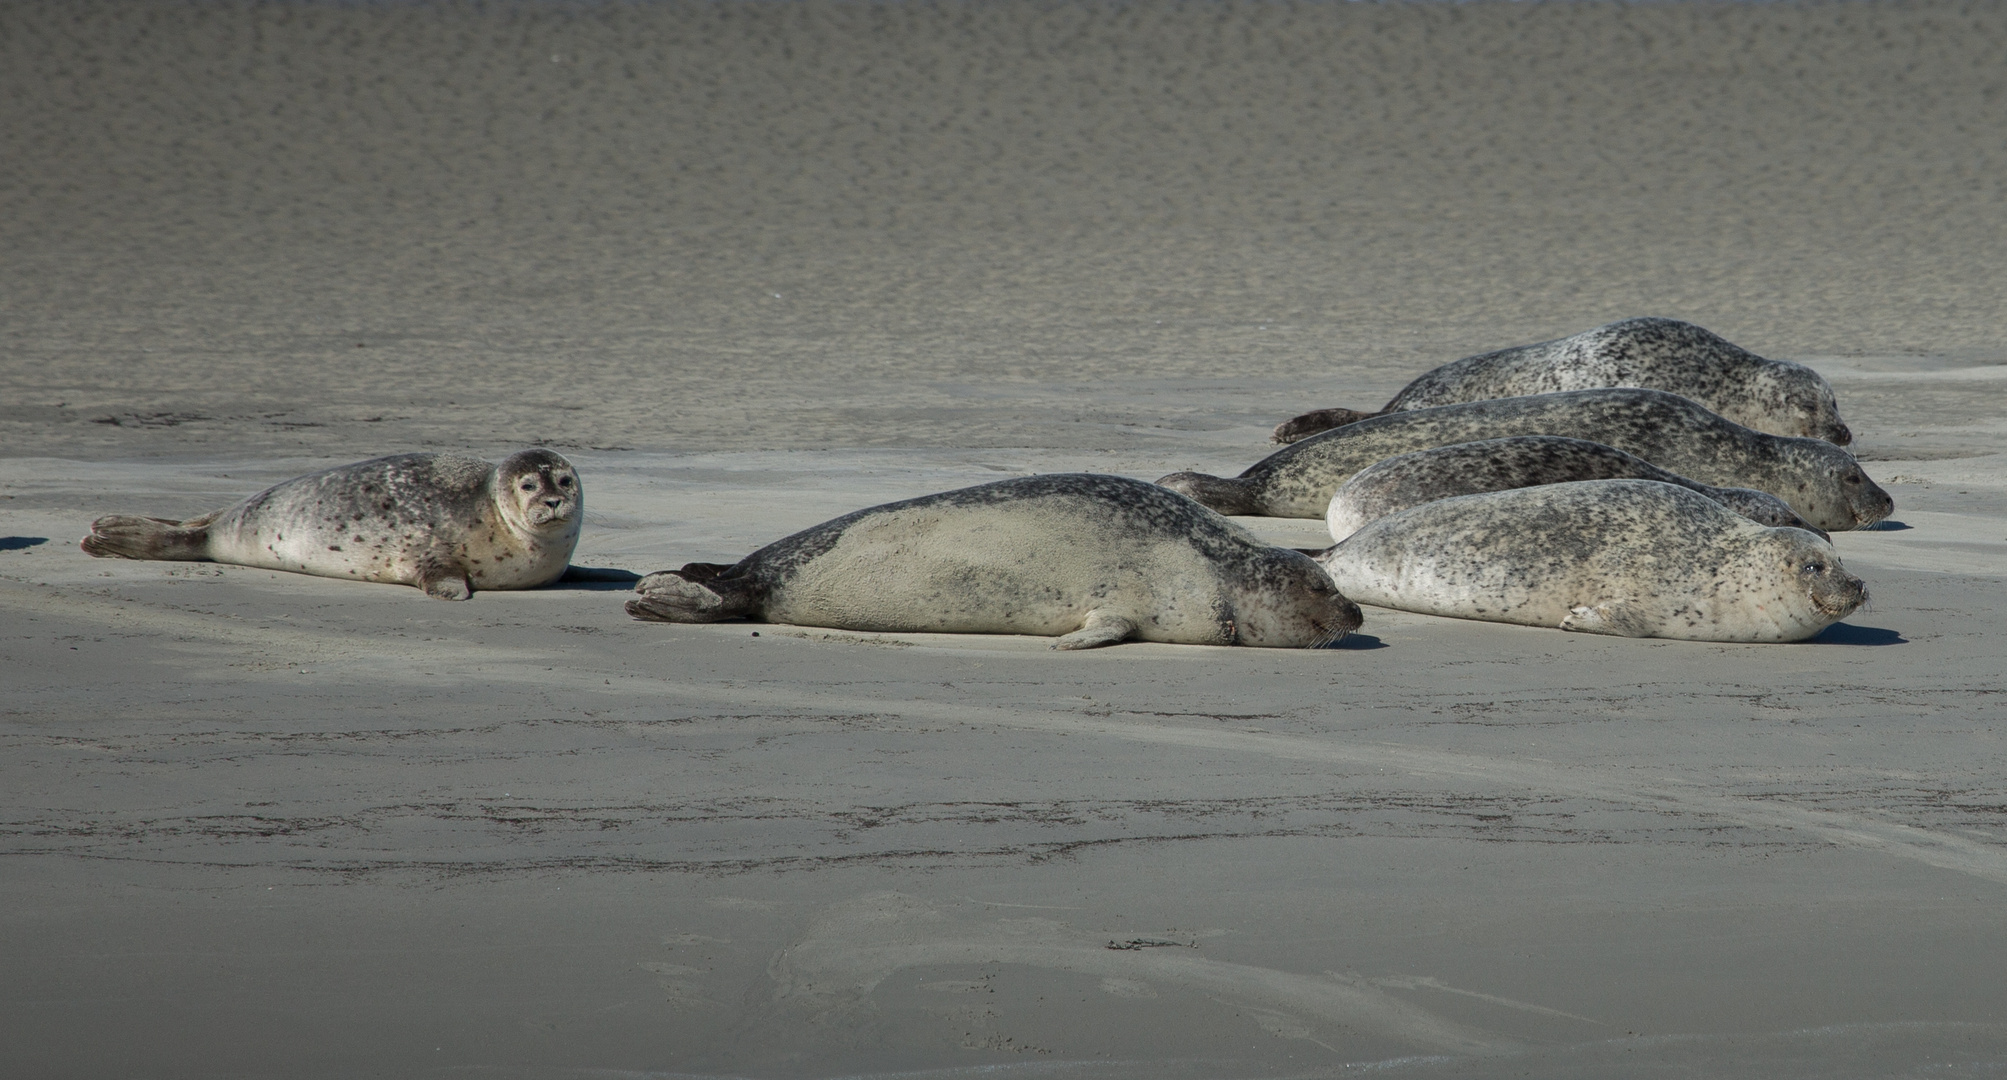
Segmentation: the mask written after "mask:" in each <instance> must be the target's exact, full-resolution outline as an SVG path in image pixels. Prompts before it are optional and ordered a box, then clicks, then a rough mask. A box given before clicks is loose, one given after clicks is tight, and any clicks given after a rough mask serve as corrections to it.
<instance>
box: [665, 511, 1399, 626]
mask: <svg viewBox="0 0 2007 1080" xmlns="http://www.w3.org/2000/svg"><path fill="white" fill-rule="evenodd" d="M634 591H635V592H636V593H637V594H638V595H637V596H636V597H635V598H634V599H633V600H630V601H628V603H627V611H628V613H629V614H631V615H633V616H634V617H636V618H638V619H654V620H659V621H663V622H716V621H719V620H723V619H733V618H744V619H753V620H760V621H766V622H780V623H793V624H796V625H800V626H828V627H835V628H839V629H845V630H877V631H894V632H899V631H904V632H909V633H975V634H1032V635H1040V636H1054V635H1058V636H1059V640H1058V641H1057V642H1056V643H1054V647H1055V648H1060V649H1087V648H1093V647H1095V646H1099V645H1113V644H1115V643H1117V642H1120V641H1125V640H1129V639H1131V638H1134V639H1138V640H1142V641H1162V642H1180V643H1187V644H1198V645H1258V646H1269V647H1277V648H1288V647H1300V646H1317V645H1323V644H1327V643H1329V642H1332V641H1335V640H1337V639H1339V638H1341V637H1344V636H1345V635H1346V634H1347V633H1349V632H1351V631H1352V630H1355V629H1357V628H1358V626H1359V608H1358V605H1356V604H1353V603H1352V602H1351V601H1349V600H1347V599H1345V598H1344V597H1343V596H1341V595H1339V594H1338V591H1337V590H1336V589H1334V588H1332V587H1331V582H1330V580H1329V579H1328V578H1326V577H1325V575H1324V573H1323V571H1321V570H1319V569H1318V568H1317V565H1316V564H1315V563H1314V562H1312V561H1311V560H1310V559H1309V557H1307V556H1305V555H1303V554H1301V553H1298V552H1295V551H1290V550H1288V549H1285V548H1275V547H1269V546H1268V545H1266V544H1263V543H1262V542H1261V541H1259V540H1257V539H1255V538H1254V536H1253V535H1252V534H1250V533H1248V532H1247V531H1246V530H1245V529H1242V528H1241V527H1240V526H1238V525H1236V524H1234V523H1233V522H1230V521H1227V520H1226V519H1224V518H1222V517H1220V516H1219V515H1218V514H1215V513H1213V512H1212V511H1210V510H1207V509H1206V508H1205V507H1203V506H1200V505H1198V504H1197V503H1195V502H1192V501H1191V500H1190V499H1187V498H1185V497H1183V496H1181V495H1176V494H1173V493H1171V492H1169V491H1166V490H1164V489H1163V488H1160V487H1157V486H1155V485H1152V484H1146V483H1143V482H1142V481H1140V480H1130V479H1126V478H1123V477H1118V476H1104V475H1090V474H1082V473H1055V474H1048V475H1044V476H1030V477H1023V478H1019V479H1015V480H1001V481H998V482H996V483H992V484H983V485H981V486H979V487H971V488H962V489H960V490H957V491H947V492H942V493H940V494H936V495H926V496H922V497H920V498H917V499H907V500H905V501H903V502H895V503H887V504H885V505H883V506H874V507H870V508H869V509H865V510H859V511H857V512H855V513H851V514H846V515H844V516H843V517H840V518H837V519H835V520H833V521H828V522H824V523H823V524H821V525H817V526H815V527H814V528H811V529H806V530H803V531H802V532H798V533H796V534H794V535H793V536H790V537H787V538H786V539H783V540H778V541H775V542H774V543H771V544H768V545H767V546H766V547H763V548H761V549H759V550H758V551H755V552H753V553H752V554H751V555H748V556H746V557H745V558H744V559H741V560H739V562H738V563H736V564H734V565H732V566H722V565H718V564H715V563H691V564H689V565H687V566H685V567H683V568H682V569H681V570H666V571H662V572H660V573H654V574H649V575H647V576H646V577H644V578H642V579H641V581H640V582H639V583H637V584H636V585H635V587H634Z"/></svg>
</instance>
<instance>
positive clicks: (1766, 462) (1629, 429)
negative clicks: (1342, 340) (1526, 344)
mask: <svg viewBox="0 0 2007 1080" xmlns="http://www.w3.org/2000/svg"><path fill="white" fill-rule="evenodd" d="M1508 435H1565V436H1568V437H1569V438H1574V439H1586V440H1588V441H1590V442H1598V443H1602V444H1603V445H1605V446H1614V447H1616V448H1617V449H1619V450H1622V451H1624V452H1625V453H1628V454H1634V455H1636V456H1638V457H1641V458H1644V459H1645V460H1646V461H1649V462H1651V463H1652V464H1654V465H1657V466H1658V467H1659V468H1661V469H1667V470H1669V471H1671V472H1674V473H1678V474H1679V475H1681V476H1684V477H1686V478H1687V479H1689V480H1698V481H1700V482H1701V483H1703V484H1719V485H1722V486H1732V487H1752V488H1755V489H1757V490H1759V491H1767V492H1769V493H1770V494H1772V495H1775V496H1777V497H1778V498H1780V499H1783V500H1784V501H1785V502H1786V503H1789V504H1790V506H1791V509H1792V511H1793V512H1795V513H1796V514H1797V515H1798V516H1799V517H1802V518H1804V519H1805V520H1806V521H1809V522H1811V523H1812V524H1814V525H1817V526H1819V527H1820V528H1822V529H1832V530H1835V531H1838V530H1842V529H1857V528H1860V527H1861V526H1863V525H1870V524H1873V523H1874V522H1877V521H1880V520H1881V519H1883V518H1885V517H1887V516H1888V515H1889V513H1890V511H1892V510H1893V509H1894V508H1895V504H1894V502H1893V501H1892V500H1891V499H1890V498H1889V495H1888V492H1886V491H1883V490H1882V489H1881V488H1879V487H1877V486H1875V483H1874V481H1872V480H1870V479H1868V477H1867V474H1866V473H1864V472H1862V471H1861V467H1860V465H1859V464H1857V463H1856V462H1855V461H1854V456H1853V455H1852V454H1849V453H1848V452H1847V451H1845V450H1843V449H1841V448H1840V447H1837V446H1834V445H1833V444H1832V443H1829V442H1825V441H1823V440H1820V439H1799V438H1790V437H1787V436H1783V435H1766V434H1764V433H1763V432H1760V431H1752V430H1750V429H1749V428H1746V427H1743V426H1742V425H1740V424H1737V423H1733V422H1731V421H1729V420H1725V419H1723V418H1721V417H1719V416H1716V415H1715V414H1714V413H1711V412H1709V411H1707V409H1705V408H1703V407H1701V406H1700V405H1698V404H1696V403H1694V402H1692V401H1689V400H1687V399H1686V398H1683V397H1680V396H1679V395H1678V394H1668V393H1666V392H1665V391H1663V390H1639V389H1631V388H1617V389H1606V390H1570V391H1565V392H1562V393H1555V394H1532V395H1529V396H1526V397H1512V398H1495V399H1491V400H1487V401H1471V402H1466V403H1464V404H1462V405H1441V406H1437V407H1436V408H1433V409H1415V410H1413V411H1409V412H1397V413H1389V414H1388V415H1386V416H1378V417H1374V418H1373V419H1371V420H1361V421H1360V422H1358V423H1356V424H1347V425H1346V426H1344V427H1341V428H1334V429H1333V430H1331V431H1327V432H1324V433H1323V434H1321V435H1316V436H1312V437H1311V438H1308V439H1305V440H1303V441H1302V442H1299V443H1294V444H1292V445H1290V446H1285V447H1283V448H1282V449H1280V450H1277V451H1276V452H1275V453H1273V454H1270V455H1269V456H1268V457H1266V458H1264V459H1262V460H1261V461H1258V462H1256V463H1255V464H1254V465H1253V466H1252V467H1251V468H1249V469H1248V470H1247V471H1246V472H1244V473H1241V474H1240V476H1239V477H1237V478H1235V479H1231V480H1228V479H1223V478H1221V477H1217V476H1207V475H1205V474H1204V473H1192V472H1181V473H1172V474H1171V475H1169V476H1166V477H1164V478H1163V479H1161V480H1159V481H1157V482H1158V483H1160V484H1163V485H1165V486H1166V487H1169V488H1171V489H1172V490H1174V491H1178V492H1181V493H1183V494H1186V495H1190V496H1191V497H1192V498H1194V499H1197V500H1198V501H1200V502H1202V503H1205V504H1206V505H1207V506H1210V507H1212V508H1213V509H1215V510H1218V511H1219V512H1221V513H1223V514H1265V515H1268V516H1270V517H1301V518H1314V517H1323V516H1324V513H1325V511H1326V510H1327V509H1329V507H1330V505H1331V496H1332V494H1333V493H1334V492H1336V491H1337V490H1338V486H1339V485H1340V484H1343V483H1344V482H1345V481H1346V479H1347V478H1349V477H1350V476H1351V475H1352V474H1353V473H1356V472H1358V471H1359V470H1361V469H1363V468H1365V467H1366V466H1368V465H1372V464H1374V463H1375V462H1379V461H1382V460H1384V459H1386V458H1390V457H1393V456H1394V455H1395V454H1406V453H1411V452H1413V451H1416V450H1428V449H1432V448H1434V447H1438V446H1448V445H1450V444H1451V443H1462V442H1473V441H1476V440H1479V439H1497V438H1503V437H1505V436H1508Z"/></svg>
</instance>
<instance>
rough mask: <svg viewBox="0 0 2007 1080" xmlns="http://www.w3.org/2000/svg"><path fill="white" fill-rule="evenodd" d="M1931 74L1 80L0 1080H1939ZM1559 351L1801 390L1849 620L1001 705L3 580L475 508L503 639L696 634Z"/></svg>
mask: <svg viewBox="0 0 2007 1080" xmlns="http://www.w3.org/2000/svg"><path fill="white" fill-rule="evenodd" d="M2003 55H2007V8H2002V7H1999V6H1995V5H1987V4H1976V3H1972V4H1960V3H1804V4H1797V3H1750V4H1737V3H1701V2H1670V3H1651V4H1622V3H1600V2H1583V3H1507V2H1478V3H1468V4H1451V3H1389V4H1338V3H1332V4H1310V3H1305V4H1290V3H1259V4H1227V3H1220V4H1210V3H1208V4H1184V5H1158V4H1127V3H1077V4H1076V3H1069V4H1029V3H995V4H974V3H963V4H956V3H911V4H905V3H897V4H895V3H847V2H825V0H812V2H804V3H793V2H790V3H763V2H752V0H727V2H716V3H677V2H661V3H655V2H645V3H604V4H602V3H573V4H561V3H497V4H488V5H475V4H443V3H425V2H421V3H333V2H329V3H315V2H291V3H266V4H222V3H207V2H196V0H149V2H140V0H134V2H121V3H113V2H78V3H69V2H61V3H59V2H55V0H24V2H18V3H9V4H6V5H4V6H0V102H4V106H0V254H4V258H0V452H4V454H5V461H4V468H0V957H4V961H0V1074H5V1075H7V1076H24V1077H25V1076H35V1077H52V1078H54V1077H78V1078H85V1077H90V1078H96V1077H107V1076H120V1077H149V1078H151V1077H163V1078H166V1077H190V1078H194V1077H204V1078H207V1077H328V1078H351V1077H362V1076H392V1077H403V1076H413V1077H418V1076H442V1077H443V1076H454V1077H482V1078H487V1077H493V1078H497V1080H517V1078H522V1080H532V1078H534V1080H543V1078H586V1077H643V1076H662V1077H670V1076H674V1077H702V1078H723V1077H756V1078H762V1080H767V1078H772V1080H792V1078H834V1077H864V1076H873V1077H876V1076H893V1075H899V1076H923V1077H928V1078H940V1080H963V1078H974V1077H976V1076H984V1077H998V1076H1002V1077H1024V1078H1033V1077H1037V1078H1044V1077H1069V1078H1081V1080H1159V1078H1163V1080H1186V1078H1189V1080H1214V1078H1274V1077H1338V1076H1350V1075H1355V1074H1357V1073H1360V1072H1362V1071H1367V1070H1371V1071H1373V1072H1375V1073H1377V1074H1382V1075H1387V1076H1392V1077H1399V1078H1449V1077H1471V1078H1477V1077H1496V1076H1505V1075H1515V1076H1519V1075H1523V1076H1538V1077H1558V1078H1570V1077H1580V1078H1585V1080H1586V1078H1592V1077H1593V1078H1601V1077H1613V1076H1621V1077H1654V1078H1655V1077H1708V1078H1733V1077H1751V1078H1754V1077H1763V1078H1766V1080H1767V1078H1790V1077H1808V1078H1809V1077H1836V1076H1861V1077H1869V1076H1873V1077H1891V1076H1915V1077H1923V1076H1930V1077H1967V1076H1974V1077H1976V1076H1991V1075H1995V1074H1997V1073H1998V1072H1999V1071H2000V1070H2001V1069H2002V1068H2007V1021H2003V1019H2002V1018H2003V1017H2007V981H2003V980H2002V979H2001V977H2000V972H2001V971H2002V969H2003V967H2007V745H2003V741H2004V740H2007V646H2003V645H2002V642H2003V641H2007V255H2003V253H2007V67H2003V65H2002V64H2001V63H2000V57H2001V56H2003ZM1636 315H1663V316H1670V317H1675V318H1681V319H1687V320H1691V321H1693V322H1696V323H1699V324H1701V325H1703V326H1705V327H1707V328H1709V329H1711V330H1713V331H1715V332H1717V333H1719V334H1721V335H1723V336H1725V337H1727V338H1728V339H1729V340H1731V341H1734V342H1736V343H1737V344H1740V345H1742V346H1744V347H1746V348H1749V349H1751V350H1754V351H1756V352H1758V353H1761V354H1763V355H1766V356H1771V357H1776V358H1781V359H1789V360H1795V361H1799V362H1802V363H1805V364H1809V365H1811V366H1813V367H1815V368H1817V369H1818V370H1819V371H1820V372H1822V373H1823V374H1825V375H1826V376H1827V378H1828V379H1829V380H1830V381H1831V382H1832V384H1833V386H1834V387H1835V389H1836V391H1837V393H1838V396H1839V401H1840V405H1841V408H1842V410H1843V412H1844V414H1845V416H1846V419H1847V421H1848V423H1849V424H1850V425H1852V427H1853V430H1854V431H1855V432H1856V434H1857V442H1856V445H1855V446H1854V450H1855V451H1856V453H1857V455H1858V456H1859V458H1860V460H1861V461H1862V463H1863V465H1864V467H1865V468H1866V469H1867V471H1868V473H1869V474H1870V475H1871V476H1872V477H1873V478H1874V479H1875V480H1876V481H1877V482H1879V483H1880V484H1882V485H1883V486H1884V487H1886V488H1887V489H1888V490H1889V491H1890V492H1891V493H1892V494H1893V495H1894V497H1895V501H1896V509H1895V514H1894V517H1893V519H1892V520H1891V521H1890V522H1888V523H1885V524H1884V525H1883V526H1882V527H1879V528H1876V529H1873V530H1869V531H1861V532H1851V533H1839V534H1835V536H1834V543H1835V545H1836V547H1837V548H1838V550H1839V551H1840V553H1841V555H1842V557H1843V558H1844V559H1845V561H1846V565H1847V567H1848V569H1850V570H1851V571H1852V572H1853V573H1855V574H1857V575H1859V576H1860V577H1862V578H1864V579H1865V580H1866V581H1867V582H1868V585H1869V587H1870V589H1871V590H1872V596H1873V600H1872V603H1871V605H1870V606H1869V607H1868V608H1866V609H1864V610H1862V611H1859V612H1857V613H1855V614H1854V615H1852V616H1850V617H1849V618H1847V619H1846V620H1845V621H1844V622H1843V623H1841V624H1839V625H1836V626H1834V627H1832V628H1831V629H1829V630H1828V631H1826V632H1825V633H1824V634H1822V635H1821V636H1820V637H1818V638H1816V639H1814V640H1813V641H1810V642H1807V643H1802V644H1795V645H1749V646H1745V645H1720V644H1703V643H1692V642H1679V641H1661V640H1643V639H1619V638H1607V637H1591V636H1584V635H1576V634H1564V633H1561V632H1560V631H1558V630H1546V629H1534V628H1525V627H1513V626H1503V625H1497V624H1488V623H1477V622H1464V621H1456V620H1448V619H1439V618H1431V617H1427V616H1422V615H1413V614H1404V613H1400V612H1395V611H1389V610H1385V609H1380V608H1367V609H1366V622H1365V625H1364V627H1363V628H1362V630H1361V631H1360V632H1359V633H1358V634H1355V635H1353V636H1352V637H1351V638H1349V639H1348V640H1347V641H1346V642H1345V643H1343V646H1342V647H1339V648H1334V649H1324V650H1286V651H1285V650H1257V649H1233V648H1213V647H1200V646H1177V645H1155V644H1125V645H1120V646H1116V647H1113V648H1109V649H1103V650H1097V651H1093V652H1085V653H1064V652H1055V651H1053V650H1051V649H1049V648H1048V647H1047V646H1048V642H1047V641H1046V640H1044V639H1033V638H1019V637H977V636H949V635H925V634H865V633H847V632H840V631H826V630H816V629H804V628H797V627H788V626H779V625H751V624H744V623H724V624H716V625H708V626H684V625H676V626H671V625H662V624H646V623H641V622H637V621H635V620H632V619H630V618H629V617H628V616H627V615H626V614H625V613H624V611H623V610H622V607H621V603H622V601H623V599H624V595H623V587H621V586H618V585H611V584H583V585H565V586H558V587H554V588H550V589H545V590H538V591H533V592H521V593H503V592H487V593H481V594H479V595H476V596H475V597H474V598H473V599H472V600H470V601H468V602H466V603H461V604H453V603H445V602H440V601H435V600H431V599H428V598H427V597H426V596H424V595H423V594H422V593H420V592H418V591H417V590H414V589H406V588H397V587H391V586H377V585H362V584H356V583H351V582H339V581H332V580H327V579H321V578H313V577H305V576H299V575H289V574H284V573H277V572H270V571H263V570H254V569H247V568H243V567H235V566H219V565H215V564H203V563H154V562H124V561H107V560H94V559H91V558H89V557H87V556H85V555H84V554H83V553H82V552H81V551H79V550H78V548H77V540H78V539H79V538H80V537H81V536H83V535H84V533H85V532H86V531H87V529H88V526H89V523H90V521H91V520H92V519H93V518H95V517H97V516H99V515H101V514H106V513H114V512H116V513H138V514H148V515H154V516H161V517H174V518H178V517H184V516H190V515H193V514H196V513H200V512H203V511H206V510H211V509H216V508H218V507H220V506H223V505H226V504H228V503H230V502H234V501H235V500H237V499H239V498H242V497H243V496H245V495H248V494H250V493H252V492H254V491H257V490H259V489H260V488H262V487H264V486H266V485H268V484H271V483H274V482H277V481H279V480H283V479H286V478H288V477H292V476H296V475H299V474H301V473H304V472H308V471H312V470H314V469H318V468H323V467H326V466H329V465H334V464H339V463H343V462H348V461H354V460H359V459H362V458H367V457H373V456H377V455H381V454H389V453H397V452H406V451H421V450H454V451H463V452H472V453H477V454H480V455H483V456H486V457H489V458H490V459H491V460H494V459H499V458H500V457H501V456H503V455H505V454H507V453H508V452H510V451H512V450H514V449H517V448H520V447H524V446H530V445H543V446H548V447H552V448H554V449H557V450H559V451H561V452H562V453H564V454H565V455H567V456H568V457H569V458H570V459H571V460H572V461H573V462H575V463H576V464H577V466H578V467H579V470H580V475H581V478H582V483H583V485H584V488H585V500H586V507H587V517H586V531H585V534H584V538H583V540H582V541H581V544H580V547H579V551H578V554H577V556H576V557H575V559H574V561H575V562H576V563H578V564H581V565H586V566H595V567H611V568H621V569H627V570H632V571H636V572H646V571H650V570H656V569H662V568H665V567H671V566H675V565H679V564H681V563H684V562H689V561H719V562H731V561H735V560H737V559H738V558H740V557H741V556H743V555H745V554H746V553H747V552H749V551H751V550H753V549H755V548H757V547H759V546H760V545H762V544H765V543H767V542H769V541H771V540H774V539H777V538H779V537H781V536H784V535H786V534H788V533H790V532H793V531H795V530H798V529H801V528H804V527H806V526H809V525H812V524H815V523H817V522H820V521H823V520H825V519H827V518H830V517H833V516H836V515H838V514H841V513H844V512H847V511H849V510H853V509H856V508H859V507H863V506H867V505H871V504H875V503H880V502H884V501H888V500H892V499H898V498H905V497H909V496H914V495H920V494H925V493H928V492H933V491H939V490H943V489H947V488H952V487H958V486H963V485H968V484H974V483H981V482H984V481H988V480H994V479H999V478H1003V477H1007V476H1022V475H1029V474H1032V473H1038V472H1052V471H1092V472H1108V473H1116V474H1121V475H1125V476H1132V477H1138V478H1141V479H1146V480H1148V479H1154V478H1156V477H1158V476H1161V475H1163V474H1165V473H1168V472H1171V471H1174V470H1181V469H1195V470H1200V471H1204V472H1211V473H1219V474H1226V475H1231V474H1234V473H1237V472H1239V471H1240V470H1241V469H1243V468H1245V467H1247V466H1248V465H1250V464H1252V463H1253V462H1255V461H1257V460H1259V459H1260V458H1262V457H1263V456H1265V455H1266V454H1267V453H1269V452H1270V450H1271V449H1273V448H1272V447H1271V446H1269V445H1268V444H1267V441H1266V440H1267V435H1268V432H1269V430H1270V428H1271V427H1272V426H1273V425H1274V424H1275V423H1276V422H1278V421H1280V420H1282V419H1285V418H1287V417H1290V416H1293V415H1295V414H1297V413H1300V412H1303V411H1305V410H1307V409H1311V408H1317V407H1325V406H1341V405H1342V406H1350V407H1355V408H1365V409H1371V408H1377V407H1378V406H1379V405H1380V404H1381V403H1383V402H1384V401H1386V399H1387V398H1388V396H1390V395H1391V394H1393V393H1394V392H1395V391H1396V390H1398V389H1399V388H1400V387H1401V386H1402V385H1403V384H1405V383H1406V382H1407V381H1408V380H1409V379H1410V378H1412V377H1413V376H1415V375H1417V374H1419V373H1421V372H1422V371H1424V370H1426V369H1428V368H1431V367H1434V366H1436V365H1438V364H1441V363H1444V362H1446V361H1449V360H1453V359H1456V358H1458V357H1462V356H1465V355H1469V354H1472V353H1476V352H1480V351H1484V350H1487V349H1493V348H1499V347H1503V346H1507V345H1514V344H1521V343H1526V342H1532V341H1538V340H1543V339H1548V338H1553V337H1558V336H1561V335H1564V334H1569V333H1574V332H1577V331H1580V330H1585V329H1588V328H1589V327H1592V326H1596V325H1598V324H1601V323H1605V322H1609V321H1611V320H1615V319H1619V318H1624V317H1629V316H1636ZM1239 520H1241V521H1243V523H1245V524H1247V525H1249V526H1250V527H1251V528H1253V529H1255V530H1256V531H1257V533H1258V534H1259V535H1261V536H1263V537H1265V538H1269V539H1271V540H1273V541H1274V542H1275V543H1277V544H1281V545H1285V546H1294V547H1309V546H1321V545H1322V544H1324V543H1327V542H1328V539H1327V538H1326V536H1325V534H1324V531H1323V525H1322V522H1319V521H1308V520H1306V521H1286V520H1271V519H1255V518H1248V519H1239Z"/></svg>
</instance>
